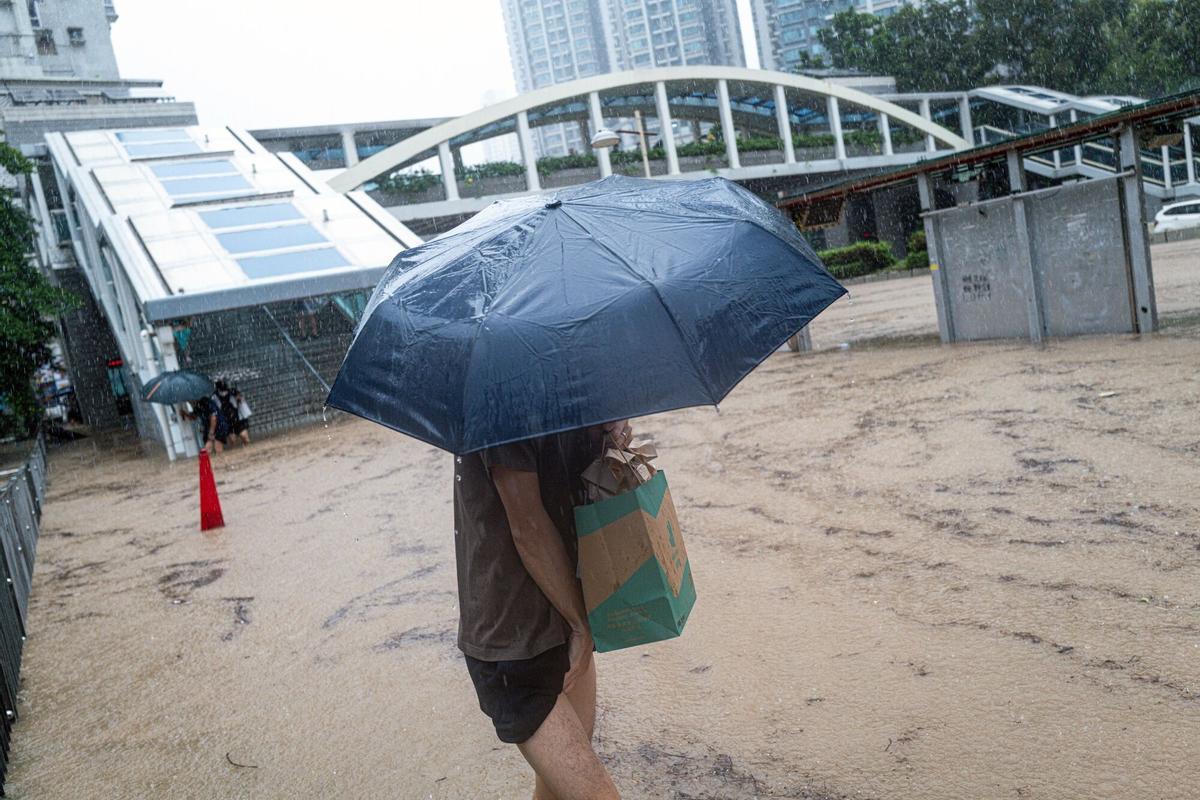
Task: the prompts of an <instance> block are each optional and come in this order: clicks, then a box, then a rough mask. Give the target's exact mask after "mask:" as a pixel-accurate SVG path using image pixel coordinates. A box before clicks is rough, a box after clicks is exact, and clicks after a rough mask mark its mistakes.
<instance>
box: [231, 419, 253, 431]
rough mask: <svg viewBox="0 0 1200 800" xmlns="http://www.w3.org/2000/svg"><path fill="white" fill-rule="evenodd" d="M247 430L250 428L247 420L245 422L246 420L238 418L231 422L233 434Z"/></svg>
mask: <svg viewBox="0 0 1200 800" xmlns="http://www.w3.org/2000/svg"><path fill="white" fill-rule="evenodd" d="M248 430H250V423H249V422H247V421H246V420H244V419H239V420H235V421H234V423H233V432H234V433H235V434H240V433H242V432H243V431H248Z"/></svg>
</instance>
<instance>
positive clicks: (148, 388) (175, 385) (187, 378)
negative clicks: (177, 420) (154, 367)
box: [142, 369, 214, 405]
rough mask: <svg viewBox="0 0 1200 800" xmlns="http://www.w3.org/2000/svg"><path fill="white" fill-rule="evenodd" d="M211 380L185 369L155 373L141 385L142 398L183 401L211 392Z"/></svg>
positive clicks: (168, 403)
mask: <svg viewBox="0 0 1200 800" xmlns="http://www.w3.org/2000/svg"><path fill="white" fill-rule="evenodd" d="M213 388H214V387H213V382H212V381H211V380H209V378H208V376H207V375H201V374H200V373H199V372H188V371H187V370H185V369H181V370H174V371H171V372H164V373H162V374H161V375H156V376H155V377H153V378H151V379H150V380H148V381H147V382H146V385H145V386H143V387H142V399H143V400H146V401H148V402H151V403H162V404H163V405H171V404H172V403H185V402H187V401H188V400H195V399H197V398H200V397H207V396H208V395H210V394H212V392H213Z"/></svg>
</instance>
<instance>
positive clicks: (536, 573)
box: [454, 422, 630, 798]
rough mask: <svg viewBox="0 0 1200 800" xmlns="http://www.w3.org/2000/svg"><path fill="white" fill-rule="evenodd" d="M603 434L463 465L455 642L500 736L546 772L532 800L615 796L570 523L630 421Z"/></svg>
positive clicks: (505, 448) (458, 482)
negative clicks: (603, 755) (601, 745)
mask: <svg viewBox="0 0 1200 800" xmlns="http://www.w3.org/2000/svg"><path fill="white" fill-rule="evenodd" d="M605 428H607V431H605V430H604V429H602V428H598V427H597V428H589V429H584V430H576V431H568V432H566V433H559V434H554V435H551V436H543V437H539V438H536V439H526V440H524V441H519V442H514V443H512V444H506V445H501V446H499V447H491V448H488V449H486V450H482V451H477V452H475V453H470V454H468V455H464V456H459V457H457V458H456V459H455V485H454V519H455V523H454V524H455V536H454V547H455V556H456V560H457V563H458V596H459V634H458V646H459V648H460V649H461V650H462V651H463V653H464V654H465V657H466V661H467V669H468V671H469V672H470V674H471V680H472V681H473V682H474V684H475V691H476V693H477V694H478V696H479V705H480V708H481V709H482V710H483V712H484V713H485V714H487V715H488V716H489V717H491V718H492V722H493V724H494V725H495V728H496V735H497V736H498V737H499V738H500V740H501V741H503V742H508V743H511V744H516V745H517V747H518V748H520V750H521V754H522V755H524V756H525V759H526V760H527V761H528V762H529V764H530V766H532V767H533V769H534V771H535V773H536V774H537V783H536V789H535V791H534V797H535V798H552V797H596V798H601V797H616V796H617V793H616V789H615V787H614V786H613V783H612V780H611V779H610V778H609V776H608V773H607V771H606V770H605V769H604V765H603V764H601V763H600V760H599V758H597V757H596V753H595V751H594V750H593V749H592V744H591V742H592V732H593V726H594V723H595V719H596V665H595V660H594V659H593V658H592V635H591V632H590V631H589V629H588V623H587V614H586V612H585V610H584V603H583V592H582V590H581V589H580V585H579V579H578V578H577V577H576V559H577V547H576V542H575V524H574V519H573V516H572V513H573V508H574V506H575V505H577V504H579V503H580V502H581V501H580V497H581V495H582V493H583V485H582V481H581V480H580V478H579V476H580V474H581V473H582V472H583V471H584V469H586V468H587V466H588V464H589V463H591V461H592V460H593V459H595V457H596V455H597V454H598V453H599V452H600V449H601V445H602V442H603V439H604V437H605V435H606V434H607V436H608V437H610V438H611V439H612V440H613V441H615V442H616V443H617V444H618V446H624V445H625V444H627V443H628V441H629V436H630V432H629V426H628V425H627V424H626V423H623V422H622V423H615V424H611V425H608V426H605ZM551 787H553V790H552V789H551Z"/></svg>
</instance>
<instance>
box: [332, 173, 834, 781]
mask: <svg viewBox="0 0 1200 800" xmlns="http://www.w3.org/2000/svg"><path fill="white" fill-rule="evenodd" d="M844 293H845V289H843V288H842V287H841V285H839V284H838V283H837V281H835V280H834V279H833V278H832V277H831V276H830V275H829V273H828V272H826V271H825V269H824V268H823V267H822V266H821V263H820V261H819V260H818V259H817V258H816V255H815V254H814V253H813V251H812V248H811V247H809V246H808V244H807V242H805V241H804V239H803V237H801V236H800V234H799V232H798V231H797V230H796V228H795V226H794V225H793V224H792V223H791V221H790V220H787V219H786V218H784V217H783V216H782V215H781V214H779V212H778V211H777V210H776V209H774V208H772V207H770V206H769V205H767V204H766V203H764V202H763V201H762V200H760V199H759V198H758V197H756V196H755V195H753V194H752V193H750V192H748V191H746V190H745V189H743V188H742V187H740V186H737V185H736V184H733V183H731V182H729V181H727V180H724V179H722V178H713V179H709V180H703V181H653V180H641V179H634V178H625V177H617V176H613V177H609V178H605V179H603V180H600V181H596V182H593V183H589V184H584V185H582V186H578V187H574V188H571V189H567V190H564V191H561V192H558V193H557V194H556V195H554V196H553V197H552V198H548V197H538V196H529V197H522V198H517V199H514V200H510V201H504V202H498V203H494V204H492V205H491V206H490V207H489V208H488V209H486V210H485V211H483V212H481V213H480V214H478V215H476V216H475V217H474V218H472V219H471V220H469V221H467V222H466V223H464V224H463V225H460V226H459V227H458V228H456V229H454V230H453V231H451V232H449V233H447V234H445V235H443V236H441V237H439V238H437V239H434V240H432V241H430V242H426V243H425V244H423V245H421V246H419V247H415V248H413V249H411V250H406V251H405V252H403V253H401V254H400V255H399V256H397V257H396V259H395V261H393V262H392V265H391V266H390V267H389V268H388V271H387V274H385V275H384V277H383V279H382V280H381V281H380V283H379V286H378V287H377V288H376V289H375V292H374V294H373V295H372V297H371V300H370V303H369V304H368V305H367V308H366V311H365V312H364V314H363V317H362V320H361V321H360V323H359V326H358V330H357V331H356V332H355V337H354V341H353V343H352V344H351V347H350V351H349V352H348V353H347V355H346V359H345V361H344V362H343V363H342V368H341V370H340V371H339V373H338V377H337V380H336V381H335V382H334V385H333V389H332V390H331V391H330V394H329V400H328V402H329V405H331V406H333V407H335V408H340V409H343V410H345V411H350V412H352V413H354V414H358V415H359V416H362V417H365V418H367V419H370V420H374V421H376V422H379V423H382V424H384V425H386V426H388V427H390V428H393V429H395V430H398V431H400V432H402V433H406V434H408V435H410V436H414V437H416V438H418V439H420V440H422V441H424V442H427V443H429V444H432V445H435V446H437V447H440V448H442V449H443V450H447V451H449V452H451V453H455V454H457V455H456V458H455V485H454V501H455V502H454V518H455V529H456V530H455V534H454V536H455V555H456V557H457V562H458V589H459V615H460V620H459V646H460V648H461V649H462V650H463V652H464V654H465V655H466V657H467V668H468V670H469V671H470V673H471V678H472V680H473V682H474V684H475V688H476V692H477V694H478V696H479V705H480V707H481V708H482V709H483V711H484V712H485V713H486V714H488V716H490V717H491V718H492V722H493V723H494V725H495V728H496V733H497V735H498V736H499V737H500V739H501V740H502V741H505V742H512V743H515V744H517V745H518V747H519V748H520V750H521V753H522V755H524V756H525V759H526V760H527V761H528V762H529V764H530V765H531V766H532V767H533V769H534V771H535V772H536V773H537V789H536V794H535V797H536V798H543V800H545V798H551V797H556V798H559V800H568V799H570V798H613V797H616V796H617V792H616V789H615V787H614V786H613V783H612V780H611V779H610V778H609V776H608V774H607V772H606V771H605V769H604V766H603V765H602V764H601V763H600V760H599V758H597V756H596V753H595V751H594V750H593V749H592V746H591V734H592V725H593V722H594V717H595V685H596V673H595V667H594V664H593V661H592V657H591V650H592V638H591V633H590V631H589V629H588V625H587V616H586V614H585V611H584V603H583V598H582V596H581V592H580V585H579V582H578V580H577V579H576V537H575V531H574V525H573V520H574V517H573V508H574V506H576V505H580V504H582V500H581V497H580V490H581V488H582V487H581V485H580V483H581V482H580V477H579V476H580V474H581V473H582V472H583V471H584V469H586V467H587V466H588V464H590V463H591V462H592V461H593V460H594V459H595V458H596V457H597V456H598V455H599V454H600V452H601V442H602V439H603V437H604V433H605V431H604V428H605V427H606V426H607V427H609V433H610V434H612V436H613V438H614V439H616V440H617V442H618V444H620V445H624V444H625V443H626V442H627V441H628V437H629V431H628V426H627V425H626V424H625V423H624V422H618V423H615V424H614V423H612V421H613V420H626V419H629V418H631V417H639V416H645V415H648V414H654V413H658V412H661V411H668V410H672V409H677V408H686V407H689V406H697V405H714V406H715V405H716V404H717V403H718V402H720V400H721V399H722V398H724V397H725V395H727V394H728V393H729V392H730V391H731V390H732V389H733V387H734V386H736V385H737V384H738V382H739V381H741V379H742V378H744V377H745V376H746V375H747V374H748V373H749V372H750V371H751V370H752V369H754V367H755V366H757V365H758V364H759V363H760V362H761V361H762V360H763V359H765V358H767V357H768V356H770V355H771V354H772V353H773V352H775V351H777V350H778V349H779V348H780V347H782V346H783V344H784V343H785V342H786V341H787V340H788V339H789V338H790V337H792V336H794V335H795V334H796V333H797V332H798V331H799V330H801V329H802V328H803V327H804V326H805V325H807V324H808V323H809V321H811V320H812V319H813V317H815V316H816V315H817V314H819V313H820V312H821V311H822V310H823V309H825V308H826V307H827V306H828V305H829V304H830V303H832V302H833V301H834V300H836V299H837V298H838V297H840V296H841V295H842V294H844Z"/></svg>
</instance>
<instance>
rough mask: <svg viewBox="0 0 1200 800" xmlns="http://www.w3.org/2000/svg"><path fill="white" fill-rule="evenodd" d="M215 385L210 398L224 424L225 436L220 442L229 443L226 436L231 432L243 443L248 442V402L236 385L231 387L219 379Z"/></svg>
mask: <svg viewBox="0 0 1200 800" xmlns="http://www.w3.org/2000/svg"><path fill="white" fill-rule="evenodd" d="M216 387H217V388H216V391H215V392H214V393H213V396H212V400H213V403H214V404H215V405H216V406H217V410H218V411H219V413H220V416H221V417H223V418H224V420H225V424H226V438H225V440H224V441H222V442H221V443H222V444H229V442H228V436H229V434H233V435H234V436H236V437H237V438H239V439H241V441H242V444H243V445H247V444H250V420H249V417H250V406H249V404H248V403H246V399H245V398H244V397H242V393H241V392H240V391H238V388H237V387H236V386H232V387H231V386H230V385H229V384H228V383H227V382H226V381H224V380H219V381H217V383H216ZM243 411H245V413H244V414H243ZM218 452H220V451H219V450H218Z"/></svg>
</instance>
